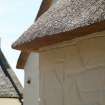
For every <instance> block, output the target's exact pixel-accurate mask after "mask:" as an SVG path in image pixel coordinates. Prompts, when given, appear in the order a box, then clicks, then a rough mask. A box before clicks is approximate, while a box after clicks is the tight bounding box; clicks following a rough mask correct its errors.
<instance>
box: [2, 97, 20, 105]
mask: <svg viewBox="0 0 105 105" xmlns="http://www.w3.org/2000/svg"><path fill="white" fill-rule="evenodd" d="M0 105H21V103H20V101H19V100H18V99H15V98H0Z"/></svg>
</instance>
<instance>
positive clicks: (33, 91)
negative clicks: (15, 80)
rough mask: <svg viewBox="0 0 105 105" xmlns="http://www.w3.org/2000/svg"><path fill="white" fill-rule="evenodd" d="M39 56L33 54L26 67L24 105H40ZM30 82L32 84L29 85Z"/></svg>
mask: <svg viewBox="0 0 105 105" xmlns="http://www.w3.org/2000/svg"><path fill="white" fill-rule="evenodd" d="M38 59H39V56H38V54H37V53H31V54H30V56H29V58H28V61H27V63H26V66H25V88H24V105H38V99H39V61H38ZM28 81H30V83H28Z"/></svg>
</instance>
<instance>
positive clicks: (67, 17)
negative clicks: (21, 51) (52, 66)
mask: <svg viewBox="0 0 105 105" xmlns="http://www.w3.org/2000/svg"><path fill="white" fill-rule="evenodd" d="M103 20H105V0H58V2H57V3H56V4H54V5H52V6H51V7H50V8H49V10H48V11H47V12H45V13H44V14H43V15H42V16H41V17H40V18H39V19H38V20H37V21H36V22H35V23H34V24H33V25H32V26H31V27H30V28H29V29H28V30H27V31H26V32H24V34H23V35H22V36H21V37H20V38H19V39H18V40H17V41H16V42H15V43H14V44H13V48H16V46H19V45H22V44H25V43H29V42H31V41H35V40H36V39H38V38H39V39H41V38H43V37H45V36H53V35H54V34H58V33H62V32H67V31H71V30H74V29H77V28H79V27H85V26H89V25H91V24H94V23H97V22H101V21H103ZM37 44H38V41H37Z"/></svg>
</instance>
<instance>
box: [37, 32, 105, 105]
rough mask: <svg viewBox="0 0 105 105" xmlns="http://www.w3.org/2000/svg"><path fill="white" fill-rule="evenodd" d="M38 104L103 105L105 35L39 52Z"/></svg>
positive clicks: (97, 35) (85, 38) (104, 104)
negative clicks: (39, 99)
mask: <svg viewBox="0 0 105 105" xmlns="http://www.w3.org/2000/svg"><path fill="white" fill-rule="evenodd" d="M39 61H40V64H39V65H40V69H39V70H40V97H41V101H40V104H41V105H105V32H101V33H96V34H93V35H89V36H87V37H83V38H79V39H75V40H74V41H70V42H67V43H63V44H58V45H55V46H51V47H48V48H44V49H42V50H41V52H40V60H39Z"/></svg>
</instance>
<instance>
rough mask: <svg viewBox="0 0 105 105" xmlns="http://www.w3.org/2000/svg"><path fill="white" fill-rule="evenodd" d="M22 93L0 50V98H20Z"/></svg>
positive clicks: (21, 88)
mask: <svg viewBox="0 0 105 105" xmlns="http://www.w3.org/2000/svg"><path fill="white" fill-rule="evenodd" d="M18 92H19V93H18ZM22 92H23V87H22V86H21V84H20V82H19V80H18V79H17V77H16V74H15V73H14V72H13V70H12V69H11V68H10V66H9V64H8V62H7V60H6V58H5V57H4V55H3V53H2V51H1V49H0V98H3V97H6V98H22V97H20V96H19V94H22Z"/></svg>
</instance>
